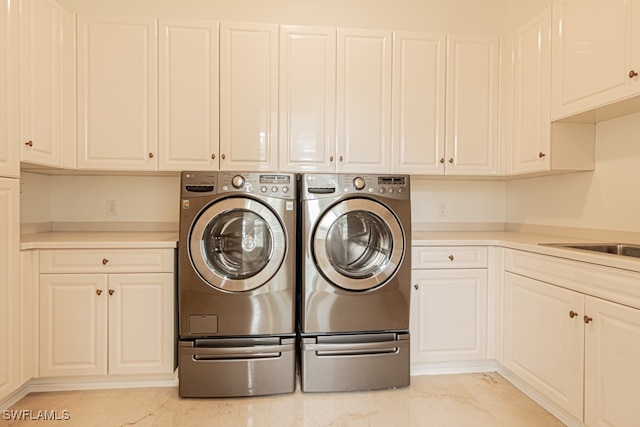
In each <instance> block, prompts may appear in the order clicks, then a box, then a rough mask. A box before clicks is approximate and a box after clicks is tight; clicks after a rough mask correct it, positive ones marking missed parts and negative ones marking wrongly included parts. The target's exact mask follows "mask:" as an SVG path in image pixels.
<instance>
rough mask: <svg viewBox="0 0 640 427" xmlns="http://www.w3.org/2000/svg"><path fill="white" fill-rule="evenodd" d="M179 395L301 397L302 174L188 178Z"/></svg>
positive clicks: (182, 236)
mask: <svg viewBox="0 0 640 427" xmlns="http://www.w3.org/2000/svg"><path fill="white" fill-rule="evenodd" d="M180 203H181V209H180V236H179V237H180V241H179V245H178V247H179V249H178V252H179V257H178V290H179V295H178V299H179V304H178V310H179V319H180V320H179V335H180V343H179V353H180V354H179V368H180V369H179V377H180V378H179V380H180V381H179V393H180V396H182V397H225V396H252V395H265V394H276V393H287V392H293V391H294V390H295V372H296V371H295V240H296V238H295V235H296V232H295V227H296V215H297V213H296V204H297V201H296V177H295V175H293V174H263V173H218V172H183V173H182V179H181V198H180Z"/></svg>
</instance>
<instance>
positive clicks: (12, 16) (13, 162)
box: [0, 0, 20, 177]
mask: <svg viewBox="0 0 640 427" xmlns="http://www.w3.org/2000/svg"><path fill="white" fill-rule="evenodd" d="M18 21H19V15H18V8H17V4H15V3H14V2H11V1H7V0H3V1H0V176H5V177H18V176H19V175H20V158H19V157H20V155H19V151H18V124H19V114H18V111H17V109H18V105H19V103H18V94H19V93H18V92H19V91H18V88H17V87H16V85H15V82H17V81H18V71H19V70H18V46H19V39H18Z"/></svg>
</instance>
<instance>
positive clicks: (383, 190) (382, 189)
mask: <svg viewBox="0 0 640 427" xmlns="http://www.w3.org/2000/svg"><path fill="white" fill-rule="evenodd" d="M385 191H387V190H386V188H384V187H380V189H379V190H378V192H379V193H380V194H384V193H385Z"/></svg>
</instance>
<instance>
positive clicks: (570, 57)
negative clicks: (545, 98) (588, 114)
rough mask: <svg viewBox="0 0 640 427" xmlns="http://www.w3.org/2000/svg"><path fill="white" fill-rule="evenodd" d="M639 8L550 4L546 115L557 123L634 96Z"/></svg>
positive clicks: (638, 83)
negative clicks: (549, 100) (550, 59)
mask: <svg viewBox="0 0 640 427" xmlns="http://www.w3.org/2000/svg"><path fill="white" fill-rule="evenodd" d="M639 6H640V4H639V2H638V1H636V0H562V1H557V2H554V3H553V7H554V9H553V15H554V18H553V19H554V23H553V27H554V35H553V37H554V40H553V43H554V45H553V76H552V78H553V82H552V93H553V98H552V101H553V103H552V116H553V118H554V119H559V118H563V117H567V116H571V115H573V114H576V113H581V112H583V111H586V110H591V109H594V108H596V107H599V106H602V105H605V104H607V103H610V102H612V101H616V100H619V99H623V98H626V97H628V96H631V95H634V94H638V93H639V92H640V80H639V78H640V77H638V75H637V74H635V75H634V74H633V73H640V38H639V37H638V36H639V35H640V7H639Z"/></svg>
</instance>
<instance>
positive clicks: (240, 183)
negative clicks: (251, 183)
mask: <svg viewBox="0 0 640 427" xmlns="http://www.w3.org/2000/svg"><path fill="white" fill-rule="evenodd" d="M244 183H245V180H244V177H243V176H242V175H236V176H234V177H233V178H232V179H231V185H233V187H234V188H242V187H244Z"/></svg>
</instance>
